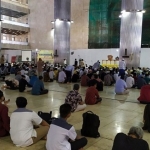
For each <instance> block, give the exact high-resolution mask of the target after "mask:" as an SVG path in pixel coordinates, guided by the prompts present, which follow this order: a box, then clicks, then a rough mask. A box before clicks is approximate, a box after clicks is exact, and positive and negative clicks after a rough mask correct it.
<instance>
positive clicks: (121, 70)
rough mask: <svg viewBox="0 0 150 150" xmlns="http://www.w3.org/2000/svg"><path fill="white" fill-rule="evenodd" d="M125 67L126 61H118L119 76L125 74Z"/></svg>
mask: <svg viewBox="0 0 150 150" xmlns="http://www.w3.org/2000/svg"><path fill="white" fill-rule="evenodd" d="M125 69H126V62H125V61H124V59H122V60H121V61H120V62H119V76H121V75H125Z"/></svg>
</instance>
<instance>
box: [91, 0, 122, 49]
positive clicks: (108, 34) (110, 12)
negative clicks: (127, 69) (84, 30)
mask: <svg viewBox="0 0 150 150" xmlns="http://www.w3.org/2000/svg"><path fill="white" fill-rule="evenodd" d="M120 11H121V1H120V0H90V8H89V41H88V47H89V48H118V47H119V43H120V23H121V20H120V18H119V14H120Z"/></svg>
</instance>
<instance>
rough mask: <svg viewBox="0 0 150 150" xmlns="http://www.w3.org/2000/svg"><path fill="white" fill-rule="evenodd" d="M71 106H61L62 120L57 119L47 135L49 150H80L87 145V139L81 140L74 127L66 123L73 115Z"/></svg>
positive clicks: (47, 147)
mask: <svg viewBox="0 0 150 150" xmlns="http://www.w3.org/2000/svg"><path fill="white" fill-rule="evenodd" d="M71 109H72V108H71V106H70V105H69V104H63V105H61V106H60V109H59V112H60V118H59V119H55V120H54V121H53V122H52V124H51V127H50V129H49V132H48V135H47V142H46V149H47V150H79V149H81V148H83V147H84V146H85V145H86V144H87V139H86V138H84V137H83V138H79V137H78V136H77V133H76V131H75V129H74V127H73V126H72V125H70V124H68V123H67V122H66V121H67V119H68V118H69V117H70V115H71Z"/></svg>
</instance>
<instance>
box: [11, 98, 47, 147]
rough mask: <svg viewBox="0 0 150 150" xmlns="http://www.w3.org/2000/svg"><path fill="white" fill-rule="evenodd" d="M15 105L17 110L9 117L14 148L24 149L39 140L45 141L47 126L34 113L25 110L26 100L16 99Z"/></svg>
mask: <svg viewBox="0 0 150 150" xmlns="http://www.w3.org/2000/svg"><path fill="white" fill-rule="evenodd" d="M16 105H17V107H18V109H17V110H15V111H14V112H13V113H12V115H11V117H10V136H11V139H12V141H13V143H14V144H15V145H16V146H20V147H26V146H30V145H32V144H34V143H36V142H38V141H39V140H41V139H45V140H46V136H47V133H48V130H49V124H48V123H47V122H45V121H44V120H42V119H41V118H40V117H39V116H38V115H37V114H36V113H35V112H34V111H31V110H28V109H26V105H27V100H26V98H24V97H18V98H17V99H16ZM35 128H36V129H35Z"/></svg>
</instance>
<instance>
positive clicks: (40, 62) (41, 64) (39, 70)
mask: <svg viewBox="0 0 150 150" xmlns="http://www.w3.org/2000/svg"><path fill="white" fill-rule="evenodd" d="M43 65H44V61H42V59H41V58H39V61H38V62H37V73H38V76H41V75H42V72H43Z"/></svg>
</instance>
